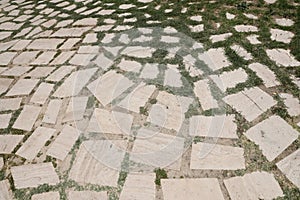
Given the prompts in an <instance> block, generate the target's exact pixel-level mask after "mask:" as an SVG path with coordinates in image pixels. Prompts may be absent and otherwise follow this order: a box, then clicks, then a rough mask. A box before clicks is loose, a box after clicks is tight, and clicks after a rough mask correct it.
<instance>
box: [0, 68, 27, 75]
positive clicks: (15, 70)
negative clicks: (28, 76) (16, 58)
mask: <svg viewBox="0 0 300 200" xmlns="http://www.w3.org/2000/svg"><path fill="white" fill-rule="evenodd" d="M30 69H32V67H12V68H9V69H8V70H6V71H5V72H3V73H1V75H3V76H21V75H23V74H25V73H26V72H27V71H29V70H30Z"/></svg>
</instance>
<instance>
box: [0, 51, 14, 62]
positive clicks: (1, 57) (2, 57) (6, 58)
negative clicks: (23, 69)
mask: <svg viewBox="0 0 300 200" xmlns="http://www.w3.org/2000/svg"><path fill="white" fill-rule="evenodd" d="M16 55H17V53H16V52H4V53H1V54H0V65H8V64H9V63H10V62H11V60H12V59H13V58H14V57H15V56H16Z"/></svg>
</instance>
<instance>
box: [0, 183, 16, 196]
mask: <svg viewBox="0 0 300 200" xmlns="http://www.w3.org/2000/svg"><path fill="white" fill-rule="evenodd" d="M0 199H3V200H12V199H13V193H12V191H11V189H10V185H9V181H8V180H7V179H6V180H3V181H0Z"/></svg>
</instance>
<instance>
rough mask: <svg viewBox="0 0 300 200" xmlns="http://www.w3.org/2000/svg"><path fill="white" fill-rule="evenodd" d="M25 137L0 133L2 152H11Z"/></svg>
mask: <svg viewBox="0 0 300 200" xmlns="http://www.w3.org/2000/svg"><path fill="white" fill-rule="evenodd" d="M23 137H24V136H23V135H0V154H10V153H11V152H12V151H13V150H14V149H15V147H16V146H17V145H18V144H19V143H20V142H21V140H22V139H23Z"/></svg>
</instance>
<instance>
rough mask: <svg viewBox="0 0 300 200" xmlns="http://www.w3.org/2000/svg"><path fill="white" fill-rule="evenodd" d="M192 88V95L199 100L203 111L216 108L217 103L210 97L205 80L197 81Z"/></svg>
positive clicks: (209, 90) (210, 93)
mask: <svg viewBox="0 0 300 200" xmlns="http://www.w3.org/2000/svg"><path fill="white" fill-rule="evenodd" d="M194 86H195V87H194V93H195V95H196V97H197V98H198V99H199V102H200V104H201V107H202V109H203V110H209V109H212V108H217V107H218V102H217V101H216V100H215V98H214V97H213V96H212V92H211V89H210V87H209V84H208V80H207V79H204V80H199V81H197V82H196V83H194Z"/></svg>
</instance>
